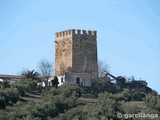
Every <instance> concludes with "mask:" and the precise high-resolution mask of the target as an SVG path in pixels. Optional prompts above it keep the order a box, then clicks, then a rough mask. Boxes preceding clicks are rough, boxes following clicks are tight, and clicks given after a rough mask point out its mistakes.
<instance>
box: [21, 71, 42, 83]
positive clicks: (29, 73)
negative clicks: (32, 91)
mask: <svg viewBox="0 0 160 120" xmlns="http://www.w3.org/2000/svg"><path fill="white" fill-rule="evenodd" d="M22 76H23V77H24V78H26V79H31V80H32V81H33V80H40V78H39V77H40V74H39V73H38V72H36V71H34V70H32V71H30V70H26V71H23V72H22Z"/></svg>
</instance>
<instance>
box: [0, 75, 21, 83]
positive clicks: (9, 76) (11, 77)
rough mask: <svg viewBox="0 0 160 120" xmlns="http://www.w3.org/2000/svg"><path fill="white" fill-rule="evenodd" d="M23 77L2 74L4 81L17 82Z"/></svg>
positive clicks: (0, 78)
mask: <svg viewBox="0 0 160 120" xmlns="http://www.w3.org/2000/svg"><path fill="white" fill-rule="evenodd" d="M21 78H22V76H17V75H2V74H0V81H1V82H3V81H4V80H8V81H10V84H12V83H15V81H17V80H20V79H21Z"/></svg>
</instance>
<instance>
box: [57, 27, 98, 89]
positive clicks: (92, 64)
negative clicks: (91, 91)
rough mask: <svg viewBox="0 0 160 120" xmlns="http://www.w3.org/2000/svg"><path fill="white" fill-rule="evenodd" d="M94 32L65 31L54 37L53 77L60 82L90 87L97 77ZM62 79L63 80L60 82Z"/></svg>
mask: <svg viewBox="0 0 160 120" xmlns="http://www.w3.org/2000/svg"><path fill="white" fill-rule="evenodd" d="M96 40H97V35H96V31H85V30H82V31H81V30H74V29H72V30H67V31H63V32H57V33H56V37H55V75H57V76H59V78H60V77H62V78H60V79H61V81H60V83H61V82H64V81H65V82H71V83H77V84H80V85H84V86H90V85H91V80H92V79H96V78H97V76H98V63H97V41H96ZM62 79H63V80H62Z"/></svg>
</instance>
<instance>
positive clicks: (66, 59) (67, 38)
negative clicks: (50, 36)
mask: <svg viewBox="0 0 160 120" xmlns="http://www.w3.org/2000/svg"><path fill="white" fill-rule="evenodd" d="M70 67H72V30H67V31H63V32H57V33H56V37H55V75H58V76H60V75H64V73H65V71H66V70H67V69H68V68H70Z"/></svg>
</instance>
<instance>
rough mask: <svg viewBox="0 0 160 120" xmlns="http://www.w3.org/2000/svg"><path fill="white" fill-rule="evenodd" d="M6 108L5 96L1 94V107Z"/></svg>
mask: <svg viewBox="0 0 160 120" xmlns="http://www.w3.org/2000/svg"><path fill="white" fill-rule="evenodd" d="M5 108H6V102H5V98H4V97H1V96H0V109H5Z"/></svg>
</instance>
